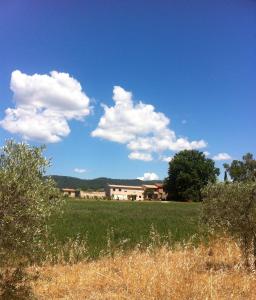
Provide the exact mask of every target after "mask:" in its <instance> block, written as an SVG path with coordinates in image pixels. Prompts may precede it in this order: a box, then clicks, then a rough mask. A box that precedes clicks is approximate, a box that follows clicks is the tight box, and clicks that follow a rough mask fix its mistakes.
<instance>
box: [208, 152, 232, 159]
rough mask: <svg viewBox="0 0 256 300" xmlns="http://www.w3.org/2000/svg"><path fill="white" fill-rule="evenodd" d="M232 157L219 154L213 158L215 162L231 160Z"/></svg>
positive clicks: (226, 154)
mask: <svg viewBox="0 0 256 300" xmlns="http://www.w3.org/2000/svg"><path fill="white" fill-rule="evenodd" d="M231 158H232V157H231V156H230V155H229V154H228V153H225V152H223V153H219V154H217V155H215V156H213V159H214V160H230V159H231Z"/></svg>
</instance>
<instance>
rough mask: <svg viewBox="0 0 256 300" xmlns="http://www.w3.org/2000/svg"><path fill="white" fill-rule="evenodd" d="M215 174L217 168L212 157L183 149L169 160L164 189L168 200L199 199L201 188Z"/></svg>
mask: <svg viewBox="0 0 256 300" xmlns="http://www.w3.org/2000/svg"><path fill="white" fill-rule="evenodd" d="M217 175H219V169H218V168H215V166H214V161H213V160H212V159H209V158H206V157H205V155H204V154H203V153H202V152H199V151H196V150H184V151H181V152H179V153H177V154H176V155H175V156H174V158H173V159H172V160H171V161H170V163H169V171H168V177H167V178H166V179H165V183H164V189H165V191H166V192H167V193H168V199H170V200H178V201H187V200H193V201H201V199H202V196H201V189H202V188H203V187H204V186H205V185H207V184H208V183H209V182H212V183H213V182H215V181H216V178H217Z"/></svg>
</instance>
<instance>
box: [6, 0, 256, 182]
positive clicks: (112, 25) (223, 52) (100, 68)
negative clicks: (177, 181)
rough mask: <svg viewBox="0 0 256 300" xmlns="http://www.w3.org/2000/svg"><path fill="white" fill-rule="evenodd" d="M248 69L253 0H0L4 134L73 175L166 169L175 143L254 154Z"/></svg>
mask: <svg viewBox="0 0 256 300" xmlns="http://www.w3.org/2000/svg"><path fill="white" fill-rule="evenodd" d="M15 70H19V72H14V71H15ZM255 70H256V1H253V0H230V1H228V0H215V1H210V0H201V1H199V0H195V1H188V0H186V1H185V0H173V1H171V0H170V1H138V0H137V1H133V0H131V1H120V0H116V1H97V0H95V1H79V0H76V1H67V0H62V1H48V0H44V1H33V0H23V1H19V0H12V1H1V2H0V120H1V121H0V125H1V126H0V139H1V141H0V143H1V144H4V140H5V139H7V138H11V137H12V138H15V139H16V140H18V141H20V140H24V139H27V140H28V142H29V143H31V144H35V145H38V144H41V143H46V144H47V156H48V157H52V161H53V166H52V167H51V169H50V170H49V173H51V174H62V175H70V176H78V177H81V178H96V177H100V176H106V177H112V178H136V177H139V176H140V177H143V174H145V173H155V174H157V176H159V178H161V179H162V178H164V177H165V176H166V174H167V168H168V164H167V162H165V161H163V159H164V158H166V157H171V156H173V155H174V153H175V152H177V151H178V150H181V149H182V148H198V149H199V150H202V151H207V152H209V153H210V154H209V157H211V158H212V157H215V158H219V159H221V158H222V159H223V160H217V161H216V165H217V166H221V165H222V164H223V163H224V162H228V161H229V160H228V156H227V155H229V156H230V157H231V158H232V159H237V158H241V156H242V155H243V154H244V153H246V152H248V151H249V152H252V153H254V154H255V152H256V151H255V150H256V138H255V128H256V118H255V111H256V110H255V109H256V104H255V100H256V98H255V96H256V72H255ZM51 71H56V72H55V73H50V72H51ZM62 73H66V74H62ZM34 74H38V75H34ZM54 74H55V75H54ZM62 84H63V85H64V86H65V87H64V88H63V86H62ZM79 84H80V86H79ZM114 86H116V89H114ZM80 87H81V88H80ZM128 92H132V95H131V94H130V93H128ZM113 94H114V99H116V100H113ZM102 103H103V104H105V105H107V108H106V107H105V109H104V107H103V106H102ZM139 103H140V104H139ZM8 108H9V109H10V110H9V111H6V109H8ZM100 120H101V123H100V124H99V122H100ZM97 129H98V130H97ZM42 132H43V134H42ZM92 132H94V134H92ZM162 144H163V145H162ZM132 153H133V154H132ZM134 153H135V154H134ZM220 153H222V155H220V156H219V157H216V156H217V155H218V154H220ZM223 153H225V155H224V156H223ZM129 156H130V158H129ZM225 157H226V158H227V160H226V159H225ZM131 158H132V159H131ZM142 159H143V160H142ZM145 160H146V161H145ZM75 169H78V170H76V171H80V172H81V173H77V172H75ZM79 169H80V170H79ZM83 169H85V170H86V172H82V170H83ZM151 175H152V174H151ZM146 176H147V175H146ZM148 176H149V175H148Z"/></svg>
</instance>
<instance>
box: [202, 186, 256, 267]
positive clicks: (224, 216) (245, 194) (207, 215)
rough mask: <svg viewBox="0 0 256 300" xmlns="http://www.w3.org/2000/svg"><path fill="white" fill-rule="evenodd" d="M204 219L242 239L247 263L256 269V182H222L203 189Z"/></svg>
mask: <svg viewBox="0 0 256 300" xmlns="http://www.w3.org/2000/svg"><path fill="white" fill-rule="evenodd" d="M202 218H203V221H204V222H205V223H207V224H208V225H209V226H210V228H212V229H213V230H214V231H217V232H225V233H228V234H229V235H231V236H232V237H234V238H235V239H237V240H238V241H239V244H240V246H241V249H242V251H243V254H244V258H245V264H246V265H247V266H249V264H250V258H251V260H252V263H253V264H254V267H255V268H256V183H249V182H247V183H242V182H236V183H230V184H226V183H218V184H210V185H207V186H206V187H205V188H204V189H203V208H202Z"/></svg>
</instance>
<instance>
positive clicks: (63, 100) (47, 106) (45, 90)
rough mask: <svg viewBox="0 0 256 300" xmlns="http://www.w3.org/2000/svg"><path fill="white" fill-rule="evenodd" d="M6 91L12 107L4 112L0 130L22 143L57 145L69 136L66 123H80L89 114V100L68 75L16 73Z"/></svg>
mask: <svg viewBox="0 0 256 300" xmlns="http://www.w3.org/2000/svg"><path fill="white" fill-rule="evenodd" d="M10 87H11V90H12V91H13V100H14V102H15V104H16V106H15V108H8V109H6V111H5V118H4V119H3V120H1V121H0V126H2V127H3V128H4V129H6V130H7V131H9V132H11V133H14V134H20V135H21V136H22V137H23V138H24V139H26V140H38V141H42V142H47V143H54V142H59V141H60V140H61V139H62V138H63V137H65V136H67V135H68V134H69V133H70V128H69V125H68V121H69V120H72V119H75V120H79V121H82V120H83V119H84V117H85V116H87V115H89V113H90V107H89V103H90V100H89V98H88V97H87V96H86V94H85V93H84V92H83V91H82V87H81V85H80V83H79V82H78V81H77V80H76V79H75V78H72V77H71V76H70V75H69V74H68V73H59V72H56V71H52V72H51V73H50V75H47V74H44V75H40V74H34V75H27V74H25V73H22V72H20V71H18V70H16V71H14V72H12V77H11V86H10Z"/></svg>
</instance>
